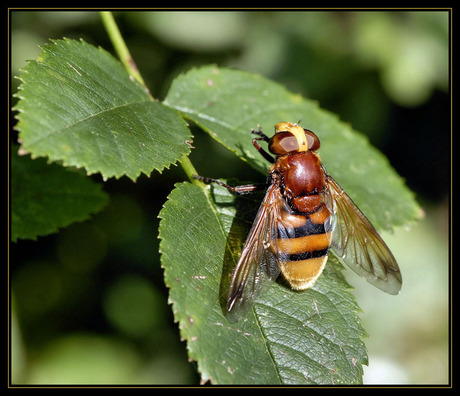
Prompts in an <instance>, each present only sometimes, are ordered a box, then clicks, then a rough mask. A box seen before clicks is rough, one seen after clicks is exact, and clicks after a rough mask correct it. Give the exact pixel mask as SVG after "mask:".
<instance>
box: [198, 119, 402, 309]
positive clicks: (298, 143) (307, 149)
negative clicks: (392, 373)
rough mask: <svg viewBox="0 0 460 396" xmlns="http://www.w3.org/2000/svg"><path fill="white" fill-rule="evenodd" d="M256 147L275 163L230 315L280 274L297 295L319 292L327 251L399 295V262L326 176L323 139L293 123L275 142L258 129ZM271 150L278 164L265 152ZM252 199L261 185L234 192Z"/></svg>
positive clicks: (235, 280)
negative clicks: (321, 151) (316, 287)
mask: <svg viewBox="0 0 460 396" xmlns="http://www.w3.org/2000/svg"><path fill="white" fill-rule="evenodd" d="M252 133H254V134H257V135H258V137H256V138H254V139H253V140H252V143H253V145H254V147H255V148H256V149H257V150H258V151H259V153H260V154H261V155H262V156H263V157H264V158H265V159H267V160H268V161H270V162H271V163H272V165H271V167H270V172H269V176H268V180H267V184H265V185H264V186H263V187H264V188H267V185H268V188H267V191H266V194H265V198H264V199H263V201H262V204H261V205H260V208H259V210H258V212H257V215H256V217H255V220H254V223H253V225H252V228H251V230H250V231H249V234H248V237H247V239H246V242H245V244H244V247H243V249H242V252H241V256H240V258H239V261H238V263H237V265H236V267H235V270H234V272H233V275H232V280H231V283H230V288H229V292H228V298H227V310H228V312H231V311H233V310H236V308H237V307H241V306H243V305H246V303H247V302H249V301H251V300H252V298H253V296H254V294H255V292H256V291H257V290H259V289H260V287H261V286H262V284H263V283H264V282H265V280H266V279H276V277H277V276H278V275H279V274H280V273H281V274H282V275H283V276H284V278H285V279H286V281H287V282H288V283H289V284H290V286H291V287H292V288H293V289H295V290H305V289H308V288H310V287H312V286H313V284H314V283H315V282H316V280H317V279H318V277H319V276H320V275H321V273H322V271H323V269H324V266H325V265H326V262H327V259H328V255H329V249H330V248H332V250H333V251H334V252H335V254H336V255H337V257H338V258H339V260H341V261H343V262H344V263H345V264H347V265H348V266H349V267H350V268H351V269H352V270H354V271H355V272H356V273H357V274H358V275H360V276H362V277H364V278H366V279H367V281H368V282H369V283H371V284H373V285H374V286H376V287H378V288H379V289H381V290H383V291H384V292H387V293H389V294H398V293H399V290H400V289H401V284H402V277H401V273H400V270H399V267H398V264H397V263H396V260H395V258H394V256H393V254H392V253H391V251H390V250H389V248H388V247H387V245H386V244H385V242H384V241H383V239H382V238H381V237H380V235H379V234H378V233H377V231H376V230H375V228H374V226H373V225H372V224H371V223H370V221H369V220H368V219H367V218H366V216H365V215H364V214H363V213H362V212H361V210H360V209H359V208H358V207H357V206H356V204H355V203H354V202H353V201H352V199H351V198H350V197H349V196H348V195H347V194H346V192H345V191H344V190H343V189H342V188H341V187H340V186H339V184H338V183H337V182H336V181H335V180H334V179H333V178H332V177H331V176H330V175H329V174H327V172H326V170H325V168H324V166H323V165H322V164H321V161H320V158H319V156H318V154H317V150H318V149H319V148H320V141H319V139H318V137H317V136H316V135H315V134H314V133H313V132H312V131H310V130H308V129H304V128H302V127H301V126H299V125H297V124H295V123H291V122H280V123H278V124H276V125H275V135H274V136H273V137H272V138H269V137H268V136H267V135H265V134H264V133H263V132H262V130H261V129H260V128H259V130H257V131H254V130H253V131H252ZM259 141H264V142H267V143H268V150H269V151H270V153H272V154H274V155H275V156H276V159H275V158H273V157H272V155H270V154H269V153H268V152H267V151H265V150H264V149H263V148H262V147H261V146H260V145H259V143H258V142H259ZM195 178H197V179H199V180H202V181H204V182H205V183H217V184H219V185H221V186H223V187H225V188H227V189H228V190H229V191H231V192H233V193H234V194H247V193H250V192H253V191H255V190H258V189H259V188H260V186H259V185H245V186H237V187H231V186H229V185H227V184H225V183H223V182H221V181H220V180H217V179H211V178H207V177H202V176H195Z"/></svg>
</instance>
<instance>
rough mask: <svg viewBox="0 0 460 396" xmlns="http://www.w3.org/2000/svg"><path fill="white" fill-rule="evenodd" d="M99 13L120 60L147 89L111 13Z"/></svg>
mask: <svg viewBox="0 0 460 396" xmlns="http://www.w3.org/2000/svg"><path fill="white" fill-rule="evenodd" d="M100 14H101V18H102V22H103V23H104V26H105V29H106V30H107V33H108V35H109V37H110V40H111V41H112V44H113V46H114V48H115V51H116V52H117V54H118V57H119V58H120V60H121V62H122V63H123V65H124V66H125V68H126V70H127V71H128V73H129V74H130V75H131V76H133V77H134V78H135V79H136V80H137V81H138V82H139V83H141V84H142V86H143V87H144V88H145V89H146V90H147V91H148V89H147V86H146V85H145V82H144V79H143V78H142V76H141V74H140V73H139V70H138V68H137V66H136V63H135V62H134V59H133V58H132V56H131V53H130V52H129V50H128V47H127V46H126V43H125V40H123V37H122V35H121V33H120V30H119V29H118V26H117V23H116V22H115V19H114V17H113V15H112V13H111V12H110V11H101V12H100ZM148 92H149V95H150V97H152V96H151V94H150V91H148ZM152 99H153V97H152Z"/></svg>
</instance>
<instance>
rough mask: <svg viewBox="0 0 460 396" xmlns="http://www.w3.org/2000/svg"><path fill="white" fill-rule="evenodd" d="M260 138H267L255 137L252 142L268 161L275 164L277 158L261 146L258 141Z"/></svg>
mask: <svg viewBox="0 0 460 396" xmlns="http://www.w3.org/2000/svg"><path fill="white" fill-rule="evenodd" d="M258 140H265V139H264V138H263V137H261V138H254V139H252V144H253V145H254V147H255V148H256V150H257V151H258V152H259V153H260V154H261V155H262V157H264V158H265V159H266V160H267V161H268V162H271V163H272V164H274V163H275V161H276V160H275V159H274V158H273V157H272V156H271V155H270V154H268V153H267V152H266V151H265V150H264V149H263V148H262V147H260V144H259V143H257V141H258Z"/></svg>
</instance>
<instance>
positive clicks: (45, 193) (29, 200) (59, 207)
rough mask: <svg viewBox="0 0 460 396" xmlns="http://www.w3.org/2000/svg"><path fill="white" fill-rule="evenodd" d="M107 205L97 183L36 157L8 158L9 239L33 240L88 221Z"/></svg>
mask: <svg viewBox="0 0 460 396" xmlns="http://www.w3.org/2000/svg"><path fill="white" fill-rule="evenodd" d="M107 203H108V196H107V194H106V193H105V192H104V191H102V190H101V187H100V185H99V184H97V183H95V182H93V181H92V180H91V179H89V178H88V177H86V176H84V175H81V174H79V173H77V172H75V171H72V170H68V169H66V168H63V167H62V166H59V165H56V164H47V163H46V160H44V159H42V158H39V159H36V160H31V159H30V157H29V156H18V155H17V154H16V153H12V156H11V239H12V240H13V241H16V240H17V239H36V238H37V236H43V235H48V234H51V233H53V232H57V231H58V229H59V228H61V227H65V226H67V225H69V224H71V223H73V222H75V221H82V220H85V219H87V218H89V216H90V214H92V213H96V212H98V211H100V210H101V209H102V208H103V207H104V206H105V205H106V204H107Z"/></svg>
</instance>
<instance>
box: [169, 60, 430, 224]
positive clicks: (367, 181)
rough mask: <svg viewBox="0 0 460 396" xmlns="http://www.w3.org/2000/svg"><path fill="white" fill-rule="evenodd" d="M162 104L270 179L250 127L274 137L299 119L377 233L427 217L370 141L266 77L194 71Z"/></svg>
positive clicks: (209, 68) (182, 78)
mask: <svg viewBox="0 0 460 396" xmlns="http://www.w3.org/2000/svg"><path fill="white" fill-rule="evenodd" d="M306 72H308V70H306ZM164 103H165V104H166V105H168V106H171V107H174V108H175V109H177V110H179V111H181V112H182V114H183V115H184V116H185V117H186V118H188V119H189V120H192V121H193V122H195V123H196V124H197V125H199V126H200V127H202V128H203V129H204V130H206V131H207V132H208V133H209V134H210V135H211V136H212V137H213V138H215V139H216V140H217V141H219V142H221V143H222V144H223V145H224V146H225V147H227V148H228V149H229V150H231V151H233V152H234V153H235V154H236V155H238V156H239V157H241V158H242V159H243V160H245V161H247V162H248V163H249V164H250V165H251V166H253V167H255V168H256V169H258V170H260V171H261V172H264V173H265V174H266V173H267V170H268V166H269V163H268V162H267V161H266V160H265V159H263V158H262V156H261V155H260V154H259V153H258V152H257V151H256V150H255V149H254V147H253V146H252V144H251V140H252V137H253V136H251V135H250V130H251V129H252V128H254V129H256V128H257V125H259V124H260V125H261V127H262V129H263V130H264V131H265V133H266V134H267V135H269V136H270V135H271V134H272V131H273V127H274V125H275V124H276V123H277V122H279V121H291V122H298V121H299V120H301V125H303V126H304V127H305V128H307V129H311V130H312V131H313V132H315V133H316V134H317V135H318V137H319V138H320V140H321V148H320V155H321V159H322V161H323V164H324V165H325V166H326V169H327V171H328V173H329V174H330V175H331V176H332V177H334V178H335V179H336V180H337V181H338V182H339V183H340V184H341V186H342V187H343V188H344V189H345V190H346V191H347V192H348V194H349V195H350V196H351V197H352V198H353V200H355V202H356V203H357V204H358V206H359V207H360V208H361V210H363V212H364V213H365V214H366V216H368V217H369V219H370V220H371V221H372V223H373V224H374V225H375V226H376V227H377V228H380V229H389V228H391V227H392V226H396V225H405V224H407V223H410V222H411V221H413V220H415V219H416V218H419V217H420V216H421V210H420V208H419V207H418V205H417V203H416V201H415V199H414V196H413V194H412V193H411V192H410V191H409V190H408V189H407V188H406V187H405V185H404V181H403V180H402V179H401V178H400V177H399V176H398V175H397V173H396V172H395V171H394V170H393V169H392V168H391V166H390V165H389V163H388V161H387V159H386V158H385V157H384V156H383V155H382V154H381V153H380V152H378V151H377V150H376V149H375V148H373V147H372V146H371V145H370V144H369V142H368V140H367V139H366V138H365V137H364V136H362V135H361V134H359V133H357V132H355V131H353V130H352V129H351V127H350V126H349V125H348V124H345V123H343V122H341V121H340V120H339V119H338V118H337V116H335V115H333V114H331V113H329V112H327V111H325V110H323V109H321V108H319V107H318V105H317V104H316V102H313V101H311V100H308V99H305V98H302V97H301V96H299V95H295V94H293V93H291V92H289V91H287V90H286V89H285V88H284V87H282V86H281V85H278V84H276V83H274V82H272V81H269V80H267V79H265V78H263V77H260V76H258V75H254V74H250V73H247V72H243V71H238V70H229V69H220V68H217V67H214V66H207V67H202V68H200V69H194V70H191V71H189V72H187V73H186V74H184V75H181V76H180V77H178V78H176V79H175V80H174V82H173V84H172V86H171V89H170V90H169V92H168V95H167V97H166V99H165V102H164ZM365 105H366V106H369V105H371V104H363V111H366V109H365V107H364V106H365ZM209 166H212V164H209ZM203 174H204V175H206V173H205V170H204V171H203ZM235 176H237V175H235Z"/></svg>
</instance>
